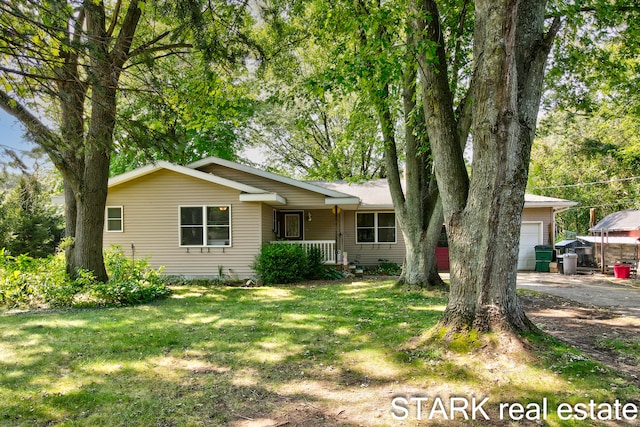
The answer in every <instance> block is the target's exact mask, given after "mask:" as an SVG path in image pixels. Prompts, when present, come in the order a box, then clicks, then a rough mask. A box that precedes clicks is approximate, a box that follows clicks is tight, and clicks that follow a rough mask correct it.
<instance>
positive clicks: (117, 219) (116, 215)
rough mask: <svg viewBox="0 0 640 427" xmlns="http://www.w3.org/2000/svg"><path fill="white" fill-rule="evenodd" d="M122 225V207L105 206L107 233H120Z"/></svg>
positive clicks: (122, 228) (122, 229)
mask: <svg viewBox="0 0 640 427" xmlns="http://www.w3.org/2000/svg"><path fill="white" fill-rule="evenodd" d="M123 224H124V222H123V216H122V206H107V231H108V232H122V231H124V226H123Z"/></svg>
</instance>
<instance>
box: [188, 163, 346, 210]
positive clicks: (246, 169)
mask: <svg viewBox="0 0 640 427" xmlns="http://www.w3.org/2000/svg"><path fill="white" fill-rule="evenodd" d="M211 163H214V164H217V165H220V166H224V167H227V168H230V169H235V170H239V171H241V172H245V173H249V174H252V175H256V176H259V177H262V178H267V179H270V180H272V181H277V182H281V183H283V184H288V185H291V186H293V187H298V188H302V189H303V190H308V191H313V192H314V193H320V194H323V195H325V196H328V197H335V198H345V197H347V198H348V197H352V196H351V195H350V194H345V193H340V192H338V191H333V190H330V189H328V188H325V187H321V186H319V185H315V184H309V183H307V182H304V181H298V180H297V179H293V178H289V177H286V176H282V175H278V174H275V173H272V172H267V171H263V170H261V169H256V168H253V167H251V166H246V165H241V164H239V163H235V162H231V161H229V160H224V159H220V158H218V157H207V158H206V159H202V160H198V161H197V162H193V163H190V164H188V165H187V166H186V167H188V168H192V169H197V168H200V167H203V166H207V165H209V164H211ZM334 204H335V203H334Z"/></svg>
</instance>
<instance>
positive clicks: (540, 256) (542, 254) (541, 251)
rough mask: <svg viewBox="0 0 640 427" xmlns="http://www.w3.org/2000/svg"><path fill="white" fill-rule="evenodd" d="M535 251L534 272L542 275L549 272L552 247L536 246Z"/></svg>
mask: <svg viewBox="0 0 640 427" xmlns="http://www.w3.org/2000/svg"><path fill="white" fill-rule="evenodd" d="M535 250H536V271H539V272H542V273H548V272H549V264H550V263H551V261H552V260H553V247H552V246H549V245H537V246H536V247H535Z"/></svg>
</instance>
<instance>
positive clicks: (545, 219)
mask: <svg viewBox="0 0 640 427" xmlns="http://www.w3.org/2000/svg"><path fill="white" fill-rule="evenodd" d="M540 221H542V239H543V243H542V244H543V245H551V244H553V241H552V236H553V228H552V227H553V210H552V209H551V208H525V209H524V210H523V211H522V222H523V223H524V222H540Z"/></svg>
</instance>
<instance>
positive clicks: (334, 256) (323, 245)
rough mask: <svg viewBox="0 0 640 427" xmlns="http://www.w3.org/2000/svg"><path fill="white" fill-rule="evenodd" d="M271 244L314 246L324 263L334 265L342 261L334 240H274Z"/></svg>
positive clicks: (308, 247)
mask: <svg viewBox="0 0 640 427" xmlns="http://www.w3.org/2000/svg"><path fill="white" fill-rule="evenodd" d="M269 244H271V245H276V244H279V245H283V244H284V245H300V246H302V247H303V248H304V249H305V250H308V249H310V248H316V249H318V250H319V251H320V253H321V254H322V261H323V262H324V264H325V265H336V264H341V263H342V254H341V253H340V252H339V251H338V250H337V247H336V241H335V240H274V241H271V242H269Z"/></svg>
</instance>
